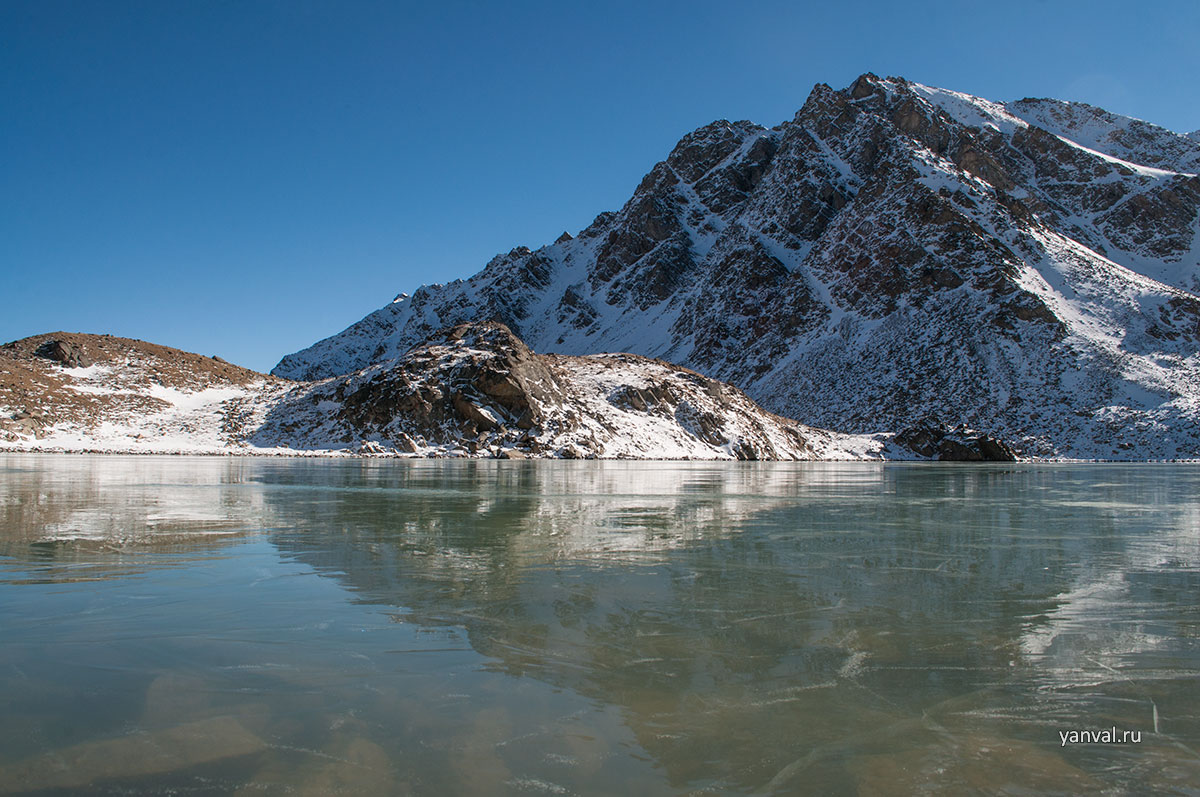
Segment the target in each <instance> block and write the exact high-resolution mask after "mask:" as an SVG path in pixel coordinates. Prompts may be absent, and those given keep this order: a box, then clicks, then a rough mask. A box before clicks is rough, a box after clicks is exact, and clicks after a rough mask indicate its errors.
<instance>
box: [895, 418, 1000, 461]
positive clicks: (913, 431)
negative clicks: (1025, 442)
mask: <svg viewBox="0 0 1200 797" xmlns="http://www.w3.org/2000/svg"><path fill="white" fill-rule="evenodd" d="M894 442H895V443H896V444H897V445H899V446H902V447H904V448H907V449H908V450H909V451H912V452H913V453H914V454H916V455H917V456H919V457H923V458H926V459H936V460H940V461H942V462H1016V460H1017V456H1018V454H1017V452H1016V451H1015V450H1014V449H1013V448H1012V446H1010V445H1008V444H1007V443H1005V442H1004V441H1003V440H998V439H997V438H995V437H992V436H990V435H987V434H984V433H982V432H979V431H976V430H974V429H969V428H967V427H966V426H958V427H955V428H953V429H948V428H946V427H945V426H942V425H941V424H939V423H938V422H937V421H935V420H930V419H924V420H921V421H919V422H917V423H916V424H914V425H912V426H910V427H908V428H907V429H905V430H904V431H902V432H900V433H899V434H898V435H896V437H895V441H894Z"/></svg>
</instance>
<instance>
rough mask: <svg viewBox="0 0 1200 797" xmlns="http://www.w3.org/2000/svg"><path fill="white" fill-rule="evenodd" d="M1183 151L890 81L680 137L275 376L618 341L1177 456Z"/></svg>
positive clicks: (880, 407) (891, 401)
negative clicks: (651, 163)
mask: <svg viewBox="0 0 1200 797" xmlns="http://www.w3.org/2000/svg"><path fill="white" fill-rule="evenodd" d="M1197 163H1200V143H1197V142H1196V141H1195V140H1194V139H1193V138H1190V137H1188V136H1180V135H1176V134H1174V133H1171V132H1169V131H1166V130H1163V129H1162V128H1159V127H1156V126H1154V125H1151V124H1148V123H1145V122H1140V121H1138V120H1132V119H1128V118H1126V117H1120V116H1117V115H1115V114H1110V113H1107V112H1105V111H1102V110H1101V109H1097V108H1092V107H1091V106H1086V105H1082V104H1078V103H1063V102H1059V101H1054V100H1021V101H1019V102H1014V103H1010V104H1008V105H1003V104H1000V103H995V102H990V101H988V100H984V99H982V98H978V97H972V96H969V95H965V94H960V93H957V92H953V91H947V90H943V89H937V88H931V87H927V86H922V85H920V84H916V83H911V82H909V81H906V80H904V79H902V78H886V79H884V78H879V77H877V76H875V75H869V74H868V75H863V76H862V77H860V78H859V79H858V80H856V81H855V82H854V84H853V85H851V86H850V87H848V88H846V89H843V90H834V89H832V88H830V87H829V86H826V85H823V84H822V85H818V86H816V87H815V88H814V89H813V91H812V93H811V95H810V96H809V98H808V100H807V102H805V104H804V106H803V107H802V108H801V109H800V111H799V112H798V113H797V114H796V116H795V117H794V118H793V119H792V120H790V121H788V122H785V123H783V124H781V125H778V126H776V127H774V128H771V129H765V128H763V127H760V126H758V125H755V124H752V123H750V122H727V121H718V122H714V123H713V124H711V125H707V126H705V127H703V128H701V129H699V130H697V131H695V132H693V133H691V134H689V135H688V136H685V137H684V139H682V140H681V141H680V142H679V144H678V145H677V146H676V147H675V148H674V149H673V150H672V152H671V153H670V154H669V155H668V157H667V158H666V159H665V160H664V161H663V162H661V163H659V164H657V165H656V166H655V167H654V168H653V169H652V170H651V171H650V172H649V173H648V174H647V175H646V177H645V178H644V179H643V180H642V182H641V184H640V185H639V186H638V188H637V190H636V191H635V192H634V195H633V196H632V198H631V199H630V200H629V202H628V203H626V205H625V206H624V207H623V208H622V209H621V210H620V211H617V212H615V213H602V214H600V215H599V216H597V217H596V220H595V221H594V222H593V223H592V224H591V225H590V226H588V227H587V228H586V229H584V230H582V231H581V232H580V233H579V234H578V235H577V236H575V237H574V238H560V239H559V240H558V241H556V242H555V243H553V244H551V245H548V246H545V247H542V248H540V249H537V250H529V249H525V248H519V249H515V250H513V251H512V252H509V253H508V254H506V255H502V256H499V257H497V258H495V259H494V260H492V262H491V263H489V264H488V265H487V267H486V268H484V270H483V271H481V272H480V273H479V274H477V275H475V276H474V277H472V278H471V279H470V280H468V281H457V282H454V283H450V284H447V285H433V286H425V287H422V288H419V289H418V290H416V291H415V292H414V293H413V295H412V296H411V297H409V296H401V297H398V298H397V300H396V301H395V302H393V303H392V304H390V305H388V306H387V307H384V308H383V309H381V310H379V311H377V312H376V313H373V314H371V315H370V316H368V317H367V318H365V319H363V320H362V321H360V322H358V323H357V324H355V325H354V326H352V327H350V328H349V329H347V330H346V331H345V332H342V333H339V334H338V335H335V336H333V337H331V338H328V339H326V340H324V341H321V342H319V343H317V344H315V345H314V346H312V347H310V348H309V349H307V350H305V351H303V352H298V353H296V354H293V355H289V356H288V357H285V358H284V359H283V360H282V361H281V362H280V364H279V366H277V368H276V369H275V373H276V374H279V375H283V376H287V377H290V378H301V379H313V378H326V377H331V376H337V375H341V374H346V373H350V372H352V371H355V370H358V369H360V368H363V367H368V366H370V365H371V364H373V363H379V362H383V361H386V360H388V359H391V358H394V357H396V356H398V355H399V354H400V353H402V352H404V351H406V350H407V349H409V348H410V347H411V346H413V345H415V344H416V343H418V342H420V341H421V340H424V339H425V338H426V337H427V336H428V335H429V334H431V333H432V332H433V331H434V330H435V329H436V328H437V327H440V326H448V325H453V324H458V323H462V322H465V321H472V320H496V321H501V322H503V323H505V324H508V325H509V326H510V327H511V328H512V329H513V330H514V332H516V333H517V334H518V335H520V336H521V337H522V338H523V339H525V340H527V341H529V343H530V345H532V346H533V347H534V348H536V349H538V350H539V351H556V352H562V353H564V354H586V353H593V352H601V351H631V352H635V353H638V354H643V355H647V356H652V357H659V358H663V359H666V360H670V361H672V362H678V363H681V364H683V365H685V366H687V367H690V368H694V369H696V370H698V371H700V372H703V373H704V374H706V375H708V376H711V377H714V378H718V379H722V380H725V381H728V382H731V383H733V384H735V385H737V386H738V387H740V388H742V389H744V390H745V391H746V392H747V394H748V395H749V396H751V397H752V398H754V399H755V400H756V401H758V402H760V403H761V404H762V405H763V406H765V407H767V408H768V409H770V410H772V411H775V412H779V413H781V414H785V415H789V416H791V417H796V418H798V419H800V420H801V421H803V422H805V423H811V424H814V425H818V426H824V427H828V428H834V429H838V430H844V431H848V432H866V431H877V430H879V429H890V430H901V429H905V428H907V427H909V426H910V425H912V424H913V423H914V422H915V419H919V418H923V417H937V418H939V419H941V420H942V421H943V422H944V423H946V424H947V426H948V428H956V427H958V426H960V425H964V424H965V425H966V426H967V427H968V428H973V429H982V430H987V432H988V433H989V434H993V435H997V436H999V437H1001V438H1003V439H1006V440H1011V441H1013V442H1014V444H1015V445H1018V446H1019V447H1020V448H1021V450H1022V451H1023V452H1025V453H1027V454H1029V455H1032V456H1051V457H1053V456H1069V457H1102V458H1109V457H1116V458H1143V459H1145V458H1177V457H1195V456H1200V409H1198V408H1200V367H1198V366H1200V359H1198V355H1197V351H1198V349H1200V332H1198V330H1200V298H1197V295H1196V292H1197V291H1198V290H1200V244H1198V242H1197V219H1198V217H1200V178H1198V177H1197V176H1196V171H1197V170H1198V169H1197V166H1196V164H1197Z"/></svg>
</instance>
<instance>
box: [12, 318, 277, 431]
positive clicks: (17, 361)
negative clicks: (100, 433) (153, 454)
mask: <svg viewBox="0 0 1200 797" xmlns="http://www.w3.org/2000/svg"><path fill="white" fill-rule="evenodd" d="M93 377H95V378H94V379H93ZM282 381H283V380H278V379H275V378H273V377H269V376H267V375H265V374H260V373H258V372H256V371H251V370H249V369H247V368H242V367H240V366H237V365H232V364H230V363H227V362H225V361H223V360H221V359H220V358H215V357H205V356H203V355H199V354H193V353H191V352H186V351H181V350H179V349H172V348H170V347H168V346H159V345H157V344H154V343H147V342H145V341H142V340H133V339H130V338H118V337H113V336H112V335H89V334H84V333H78V332H52V333H49V334H46V335H35V336H33V337H29V338H23V339H21V340H17V341H13V342H11V343H6V344H4V345H3V346H0V440H4V439H8V440H10V441H11V440H16V439H18V438H19V437H22V436H25V435H26V434H30V435H33V436H34V437H35V438H36V437H40V436H44V435H45V434H46V433H47V430H48V429H50V428H51V427H54V426H58V425H63V424H70V425H76V426H79V427H80V428H86V427H87V426H88V425H91V424H93V422H95V421H97V420H98V419H108V418H111V419H120V418H126V417H135V416H138V415H145V414H149V413H152V412H154V411H156V410H162V409H164V408H165V407H167V406H168V402H167V401H165V400H164V399H162V398H158V397H155V395H154V390H153V388H154V387H159V388H173V389H176V390H179V391H186V392H195V391H198V390H203V389H206V388H212V387H234V388H245V387H247V386H249V385H251V384H254V383H256V382H257V383H262V382H282Z"/></svg>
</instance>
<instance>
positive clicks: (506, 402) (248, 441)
mask: <svg viewBox="0 0 1200 797" xmlns="http://www.w3.org/2000/svg"><path fill="white" fill-rule="evenodd" d="M927 431H928V430H917V434H915V435H910V436H911V437H912V440H911V441H910V442H909V445H910V446H912V447H915V448H919V449H921V453H919V454H917V456H940V457H941V458H976V459H978V458H980V457H987V458H993V459H995V458H1010V459H1011V452H1010V451H1007V450H1005V449H1003V448H1002V447H1001V448H997V447H996V446H997V443H996V442H995V441H990V440H988V439H986V438H979V437H978V436H974V437H972V436H970V435H968V436H967V439H965V440H964V439H963V436H962V435H960V434H951V435H948V436H946V437H945V438H944V439H941V438H939V439H938V440H935V441H933V442H934V443H935V445H934V447H933V448H930V446H929V440H927V439H926V437H927V434H926V433H927ZM934 432H935V434H938V435H940V434H941V432H942V430H934ZM963 443H965V445H966V447H965V448H964V447H962V445H961V444H963ZM4 450H16V451H29V450H38V451H102V452H130V453H214V454H215V453H234V454H237V453H242V454H291V455H296V454H300V455H317V454H319V455H349V454H354V455H385V456H387V455H409V456H464V457H501V458H507V459H519V458H526V457H562V458H593V457H602V458H621V459H741V460H747V459H752V460H778V459H783V460H795V459H843V460H844V459H880V458H883V457H884V456H888V457H894V458H913V457H914V452H913V451H912V450H911V449H906V448H905V447H903V446H900V445H897V444H896V443H895V442H894V441H893V440H892V439H891V435H843V434H834V433H831V432H826V431H824V430H822V429H813V428H810V427H807V426H803V425H801V424H798V423H796V422H795V421H791V420H789V419H787V418H781V417H778V416H776V415H772V414H771V413H768V412H764V411H763V410H762V409H761V408H759V407H758V406H756V405H755V404H754V403H753V402H752V401H750V400H749V399H748V398H746V397H745V396H744V395H743V394H742V393H741V391H739V390H737V389H735V388H732V387H730V386H729V385H725V384H722V383H720V382H717V381H715V380H713V379H708V378H706V377H703V376H701V375H699V374H697V373H695V372H692V371H688V370H686V369H683V368H679V367H677V366H673V365H670V364H669V363H664V362H659V361H655V360H650V359H647V358H645V357H638V356H636V355H628V354H616V355H593V356H589V357H562V356H554V355H538V354H535V353H533V352H532V351H530V349H529V348H528V347H527V346H526V345H525V344H524V343H523V342H521V341H520V340H519V339H518V338H516V337H515V336H514V335H513V334H512V333H511V332H510V331H509V330H508V329H507V328H506V327H504V326H503V325H501V324H494V323H483V324H465V325H462V326H459V327H456V328H453V329H449V330H442V331H441V332H439V333H438V334H437V335H435V336H434V337H433V338H432V339H431V340H429V341H426V342H425V343H423V344H421V345H419V346H417V347H415V348H413V349H412V350H411V351H409V352H406V353H405V354H404V355H402V356H400V357H397V358H394V359H391V360H389V361H387V362H384V363H380V364H378V365H374V366H370V367H368V368H366V369H363V370H361V371H356V372H354V373H351V374H348V375H344V376H340V377H336V378H331V379H327V380H323V381H318V382H304V383H299V384H298V383H295V382H290V381H287V380H283V379H279V378H276V377H271V376H267V375H265V374H258V373H255V372H253V371H248V370H246V369H244V368H239V367H237V366H234V365H230V364H229V363H226V362H224V361H222V360H218V359H215V358H212V357H203V356H201V355H198V354H191V353H188V352H182V351H178V350H176V349H170V348H167V347H165V346H156V345H154V344H149V343H144V342H142V341H135V340H128V339H125V338H114V337H110V336H98V335H78V334H69V333H61V332H60V333H55V334H53V335H42V336H37V337H34V338H26V339H24V340H20V341H14V342H13V343H9V344H5V345H4V346H3V347H0V451H4Z"/></svg>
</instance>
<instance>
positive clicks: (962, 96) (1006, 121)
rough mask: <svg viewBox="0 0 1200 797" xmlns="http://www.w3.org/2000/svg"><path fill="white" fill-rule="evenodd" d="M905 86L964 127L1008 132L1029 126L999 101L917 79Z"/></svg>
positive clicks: (1008, 134)
mask: <svg viewBox="0 0 1200 797" xmlns="http://www.w3.org/2000/svg"><path fill="white" fill-rule="evenodd" d="M908 86H909V88H911V89H912V90H913V91H914V92H916V93H917V94H918V95H920V96H922V97H924V98H925V99H926V100H928V101H929V102H931V103H933V104H934V105H936V106H937V107H939V108H941V109H942V110H943V111H945V112H946V113H948V114H950V116H951V117H952V118H953V119H954V120H955V121H957V122H958V123H959V124H963V125H966V126H968V127H980V128H988V127H990V128H992V129H994V130H996V131H998V132H1001V133H1004V134H1005V135H1007V136H1011V135H1012V134H1013V133H1014V132H1015V131H1016V130H1019V129H1021V128H1024V127H1028V126H1029V123H1028V122H1026V121H1025V120H1024V119H1021V118H1020V117H1018V116H1015V115H1013V114H1012V113H1010V112H1009V110H1008V109H1007V108H1006V107H1005V106H1004V104H1003V103H999V102H992V101H991V100H986V99H984V98H983V97H976V96H975V95H973V94H966V93H964V92H961V91H951V90H950V89H939V88H935V87H933V86H925V85H922V84H921V83H909V84H908Z"/></svg>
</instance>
